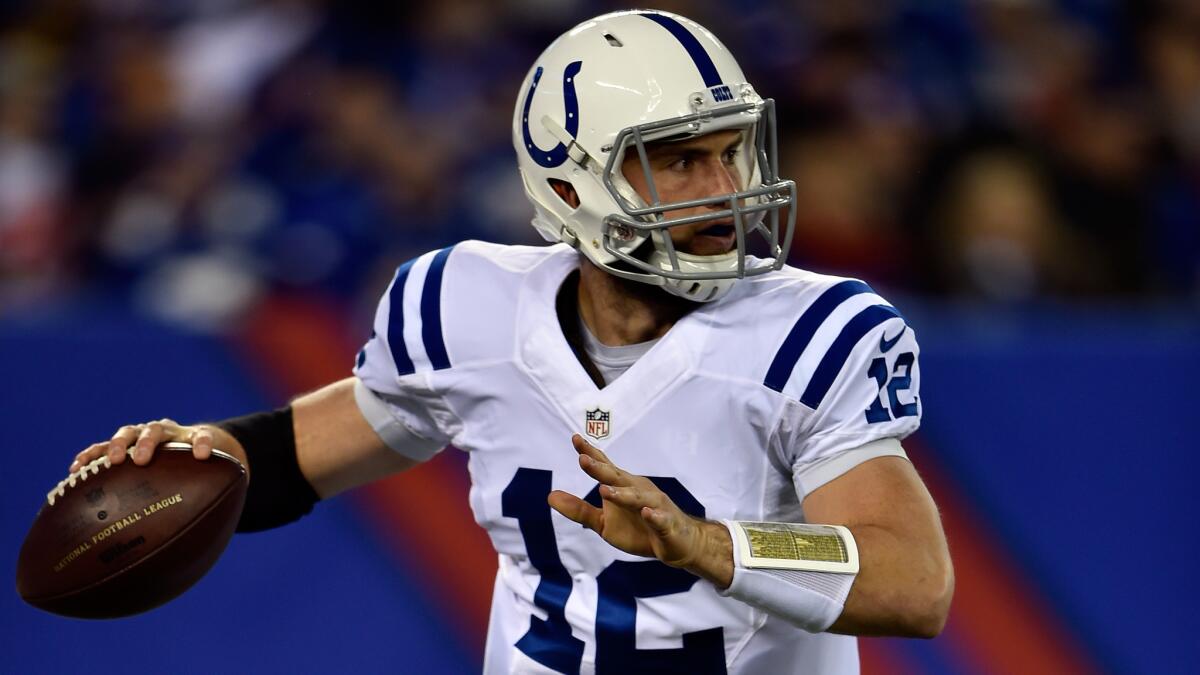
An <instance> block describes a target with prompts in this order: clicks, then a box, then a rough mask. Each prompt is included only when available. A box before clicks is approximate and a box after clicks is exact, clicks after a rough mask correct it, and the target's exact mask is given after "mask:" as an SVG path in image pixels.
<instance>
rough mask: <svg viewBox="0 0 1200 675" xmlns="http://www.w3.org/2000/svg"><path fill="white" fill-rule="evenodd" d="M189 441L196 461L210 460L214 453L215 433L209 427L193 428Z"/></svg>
mask: <svg viewBox="0 0 1200 675" xmlns="http://www.w3.org/2000/svg"><path fill="white" fill-rule="evenodd" d="M188 440H189V441H190V442H191V444H192V455H193V456H194V457H195V458H196V459H208V458H209V457H210V456H212V451H213V432H212V429H211V428H209V427H192V431H191V433H190V434H189V438H188Z"/></svg>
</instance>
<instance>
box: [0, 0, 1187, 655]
mask: <svg viewBox="0 0 1200 675" xmlns="http://www.w3.org/2000/svg"><path fill="white" fill-rule="evenodd" d="M657 7H659V8H662V9H668V10H672V11H677V12H680V13H683V14H685V15H687V16H690V17H692V18H695V19H697V20H699V21H701V22H702V23H704V24H705V25H708V26H709V27H712V28H714V29H715V30H716V33H717V35H718V37H720V38H721V39H722V40H723V41H724V42H725V43H726V44H727V45H729V46H730V47H731V49H733V51H734V53H735V54H737V55H739V57H740V60H741V62H742V65H743V67H744V69H745V70H746V72H747V74H748V75H749V76H750V78H751V79H752V81H753V82H754V83H755V84H756V87H757V89H758V90H759V91H760V92H761V93H763V94H764V95H767V96H773V97H775V98H776V99H777V100H778V103H779V110H780V126H781V131H782V133H783V137H784V140H785V143H784V146H783V148H782V152H783V161H784V167H785V168H784V173H785V175H787V176H788V177H791V178H793V179H795V180H796V181H797V184H798V190H799V195H800V200H799V204H800V205H799V207H798V212H797V223H798V225H797V236H796V239H795V245H794V247H793V250H792V252H791V258H792V262H793V263H794V264H797V265H802V266H806V267H810V268H812V269H816V270H819V271H823V272H830V273H838V274H847V275H854V276H860V277H863V278H866V279H868V280H870V281H871V282H872V283H873V285H875V286H876V287H878V288H881V289H884V293H885V294H886V295H887V296H888V297H889V298H891V299H892V300H893V301H894V302H896V304H897V305H898V306H899V307H900V308H901V309H902V310H903V311H904V312H905V314H906V315H907V316H908V317H909V318H910V322H911V323H912V324H913V325H914V326H915V327H916V329H917V331H918V333H919V335H920V339H921V341H922V347H923V351H922V372H923V379H924V387H923V389H924V391H923V397H924V400H925V411H926V417H925V424H924V426H923V429H922V432H921V434H920V435H919V437H917V438H915V439H913V441H911V447H910V454H911V455H912V456H913V458H914V461H915V462H916V463H917V465H918V467H919V468H920V469H921V471H922V473H923V475H925V476H926V478H927V480H928V481H929V483H930V486H931V488H932V489H933V491H934V493H935V496H936V497H937V498H938V500H939V505H940V506H941V507H942V510H943V516H944V518H945V522H946V526H947V531H948V536H949V538H950V543H951V548H952V550H953V553H954V555H955V560H956V563H957V572H958V580H959V587H958V593H957V596H956V602H955V606H954V609H953V612H952V616H951V621H950V624H949V626H948V628H947V630H946V632H945V634H944V635H943V636H941V637H939V638H937V639H935V640H933V641H929V642H911V641H894V640H863V641H861V645H862V647H861V653H862V656H863V661H864V670H865V671H866V672H880V673H925V672H930V673H976V672H979V673H983V672H1115V673H1163V672H1188V671H1191V670H1193V669H1194V663H1193V662H1194V655H1195V649H1194V638H1193V635H1194V634H1195V633H1196V630H1197V629H1198V628H1200V625H1198V623H1200V622H1198V621H1197V619H1196V618H1195V614H1194V612H1192V611H1191V608H1192V607H1195V606H1196V604H1197V602H1200V593H1198V592H1197V582H1196V579H1195V573H1194V564H1193V563H1192V561H1193V560H1194V559H1195V558H1196V555H1197V546H1196V545H1195V543H1194V542H1195V536H1194V532H1195V525H1194V521H1195V517H1196V515H1197V501H1198V498H1197V496H1196V491H1195V490H1194V489H1193V488H1192V486H1191V480H1192V476H1193V475H1195V474H1196V473H1197V469H1198V468H1200V462H1198V461H1197V459H1196V452H1195V451H1196V450H1197V443H1196V441H1195V440H1194V439H1193V438H1192V437H1191V436H1190V435H1188V436H1185V431H1186V430H1187V429H1188V427H1187V421H1188V420H1189V419H1192V415H1194V414H1196V413H1195V408H1196V407H1197V403H1200V393H1198V391H1200V390H1198V385H1197V383H1198V382H1200V5H1197V4H1196V3H1194V2H1185V1H1182V0H1181V1H1172V0H1152V1H1149V2H1128V3H1120V2H1115V1H1107V0H1058V1H1051V0H955V1H950V0H948V1H946V2H939V3H932V2H924V1H921V0H891V1H889V2H878V1H869V0H844V1H841V2H836V3H832V2H821V1H819V0H794V1H792V2H783V1H776V2H750V1H748V0H740V1H736V2H703V1H697V0H693V1H685V0H676V1H672V2H664V3H658V4H657ZM616 8H620V6H618V5H614V4H611V3H606V2H599V1H594V0H553V1H548V2H538V1H537V0H504V1H496V2H489V1H487V0H442V1H441V2H438V3H426V4H422V5H420V6H416V5H413V6H405V5H403V4H402V3H388V4H382V3H367V2H349V3H347V2H336V3H335V2H332V1H320V0H270V1H267V0H259V1H249V0H208V1H201V0H169V1H162V0H158V1H151V0H42V1H40V2H33V1H26V2H21V1H16V2H14V1H10V2H6V3H3V4H0V382H2V383H3V387H0V422H3V429H4V433H3V438H4V442H3V444H2V445H0V447H2V450H0V452H3V453H4V454H3V458H4V460H5V464H4V466H5V467H6V470H5V472H4V475H5V476H7V477H8V480H7V481H6V489H5V490H3V491H0V514H2V515H3V517H2V519H0V576H4V575H7V578H9V579H12V578H13V572H14V568H15V560H16V553H17V550H18V548H19V546H20V541H21V538H22V537H23V535H24V531H25V528H26V527H28V524H29V522H30V521H31V519H32V517H33V514H34V513H35V512H36V510H37V508H38V505H39V503H40V501H41V500H42V499H43V498H44V495H45V492H46V491H47V490H48V489H49V488H50V487H51V486H52V485H53V484H54V483H56V482H57V481H58V480H59V479H60V478H61V477H62V475H63V473H64V472H65V469H66V465H67V463H68V462H69V460H70V457H71V455H73V454H74V453H75V452H76V451H78V449H81V448H82V447H83V446H85V445H87V444H88V443H90V442H92V441H94V440H98V439H101V438H104V437H107V435H109V434H110V433H111V432H112V430H113V429H114V428H115V427H116V426H119V425H120V424H122V423H126V422H131V421H140V420H144V419H149V418H157V417H162V416H170V417H173V418H175V419H180V420H185V421H189V420H198V419H213V418H220V417H224V416H229V415H233V414H238V413H241V412H245V411H248V410H252V409H256V408H261V407H264V406H267V405H275V404H279V403H282V402H285V401H286V400H287V399H288V398H289V397H291V396H293V395H295V394H297V393H299V392H300V391H303V390H304V389H307V388H312V387H315V386H318V385H319V384H320V383H321V382H325V381H329V380H331V379H334V378H336V377H341V376H344V374H346V373H347V372H348V370H349V365H350V363H351V359H352V358H353V355H354V352H355V351H356V349H357V343H358V342H359V341H361V339H362V338H363V337H365V335H366V333H367V332H368V331H369V326H368V317H369V315H370V312H371V309H372V308H373V306H374V303H375V301H376V298H377V296H378V294H379V293H380V291H381V290H382V289H383V287H384V285H385V284H386V281H387V279H388V278H389V276H390V274H391V272H392V270H393V269H394V268H395V265H396V264H398V263H399V262H402V261H404V260H406V259H408V258H410V257H412V256H413V255H415V254H419V253H422V252H424V251H427V250H429V249H431V248H434V247H438V246H442V245H445V244H448V243H452V242H454V241H458V240H461V239H463V238H468V237H473V238H480V239H486V240H492V241H501V242H513V243H536V235H535V233H534V232H533V230H532V228H530V227H529V226H528V218H529V216H530V208H529V207H528V205H527V203H526V202H525V200H524V199H523V197H522V194H521V189H520V183H519V179H518V177H517V174H516V171H515V162H514V159H513V157H512V149H511V145H510V141H509V131H508V129H509V123H510V119H511V107H512V105H513V104H514V101H515V98H516V90H517V87H518V86H519V83H520V80H521V78H522V77H523V75H524V72H525V70H526V69H527V68H528V67H529V66H530V64H531V63H532V62H533V60H534V58H535V57H536V55H537V53H538V52H539V51H540V50H541V49H542V48H543V47H544V46H545V45H546V44H548V43H549V41H550V40H551V39H553V37H554V36H556V35H557V34H558V33H560V32H562V31H563V30H565V29H566V28H568V27H569V26H571V25H573V24H574V23H575V22H577V21H578V20H581V19H583V18H586V17H587V16H590V15H593V14H597V13H600V12H602V11H607V10H609V9H616ZM463 468H464V467H463V460H462V458H461V457H459V456H457V455H456V454H454V453H445V455H444V456H443V457H440V458H439V459H438V460H436V461H435V462H433V463H431V464H430V465H429V466H426V467H422V468H421V469H419V470H418V472H417V473H416V474H415V475H413V476H406V477H401V478H400V479H398V480H394V481H388V482H385V483H383V484H380V485H377V486H373V487H371V488H367V489H364V490H360V491H358V492H356V493H354V494H352V495H347V496H345V497H341V498H338V499H335V500H333V501H331V502H330V503H327V504H323V505H322V506H321V507H319V508H318V509H317V512H316V513H315V514H314V515H313V516H312V517H310V518H308V519H306V520H304V521H302V522H301V523H299V524H297V525H295V526H292V527H288V528H284V529H281V530H278V531H273V532H269V533H264V534H260V535H253V536H239V537H235V539H234V541H233V543H232V544H231V546H230V549H229V550H228V552H227V553H226V554H225V556H224V557H223V558H222V560H221V561H220V563H219V564H218V565H217V567H216V568H215V569H214V571H213V572H212V573H211V574H210V575H209V576H208V577H206V578H205V579H204V580H203V581H202V582H201V583H200V584H199V585H198V586H197V587H196V588H195V589H193V590H192V591H190V592H189V593H188V594H186V595H185V596H183V597H182V598H180V599H179V600H177V601H175V602H173V603H171V604H169V605H167V606H166V607H163V608H161V609H158V610H155V611H153V612H151V613H149V614H147V615H144V616H141V617H136V618H132V619H127V620H121V621H112V622H79V621H71V620H65V619H59V618H56V617H53V616H50V615H47V614H44V613H40V612H38V611H36V610H33V609H32V608H29V607H27V606H25V605H23V604H22V603H21V601H20V599H19V598H18V597H17V596H16V594H15V592H11V591H10V592H7V593H0V621H2V623H3V626H4V630H3V631H0V672H5V673H8V672H11V673H36V672H48V671H51V670H59V669H61V667H62V665H63V664H64V663H65V662H68V661H74V660H75V659H77V658H78V657H77V656H75V654H74V652H75V651H76V650H77V649H78V648H79V646H80V644H82V642H81V641H88V642H89V643H93V644H108V645H112V646H113V647H114V648H113V649H109V650H106V651H105V652H103V653H104V654H105V657H104V658H107V659H111V660H112V661H111V663H112V664H113V665H114V666H115V665H117V664H120V665H121V666H122V667H128V668H134V669H140V670H143V671H147V672H157V671H165V670H168V669H170V670H171V671H175V672H196V673H209V672H223V671H235V672H240V671H250V672H280V673H283V672H339V671H344V670H356V671H360V672H473V671H477V670H478V666H479V663H480V654H481V651H482V645H483V630H484V622H485V620H486V608H487V603H488V600H489V593H490V584H491V575H492V574H493V572H494V569H495V560H494V555H493V554H491V553H490V551H489V549H488V546H487V542H486V539H485V538H483V536H482V534H481V531H480V530H479V529H478V528H477V527H476V526H475V525H474V524H473V523H471V522H470V519H469V513H468V512H467V508H466V504H465V486H466V479H465V476H464V471H463ZM10 588H11V587H10ZM93 641H94V642H93ZM132 644H136V648H132V647H129V646H128V645H132ZM89 658H90V659H94V658H95V657H89ZM90 662H91V663H92V664H93V665H94V664H95V661H94V660H92V661H90Z"/></svg>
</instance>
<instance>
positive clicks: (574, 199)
mask: <svg viewBox="0 0 1200 675" xmlns="http://www.w3.org/2000/svg"><path fill="white" fill-rule="evenodd" d="M546 182H547V183H549V184H550V189H551V190H554V194H556V195H558V198H559V199H561V200H563V202H564V203H565V204H566V205H567V206H570V207H571V208H573V209H577V208H579V193H578V192H576V191H575V186H574V185H571V184H570V183H568V182H567V181H565V180H561V179H558V178H547V179H546Z"/></svg>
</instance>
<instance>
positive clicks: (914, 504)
mask: <svg viewBox="0 0 1200 675" xmlns="http://www.w3.org/2000/svg"><path fill="white" fill-rule="evenodd" d="M804 515H805V519H806V520H807V521H808V522H810V523H827V524H831V525H845V526H846V527H848V528H850V531H851V532H853V533H854V539H855V542H856V543H857V544H858V550H859V560H860V569H859V573H858V576H857V578H855V580H854V585H853V586H852V587H851V588H850V595H849V597H847V598H846V606H845V609H844V610H843V611H842V615H841V616H840V617H839V618H838V620H837V621H835V622H834V624H833V625H832V626H831V627H830V628H829V631H830V632H834V633H847V634H853V635H898V636H907V637H933V636H935V635H937V634H938V633H940V632H941V630H942V626H943V625H944V624H945V622H946V616H947V614H948V612H949V609H950V599H951V596H952V595H953V593H954V569H953V567H952V565H951V562H950V552H949V549H948V548H947V546H946V535H945V533H944V532H943V531H942V524H941V520H940V519H939V517H938V512H937V507H936V506H935V505H934V503H933V499H932V498H931V497H930V495H929V491H928V490H926V489H925V485H924V483H922V482H921V479H920V477H919V476H918V475H917V472H916V470H915V469H913V467H912V464H910V463H909V462H908V460H906V459H903V458H900V457H879V458H876V459H872V460H870V461H867V462H864V463H862V464H860V465H858V466H857V467H855V468H853V469H851V470H850V471H848V472H846V473H845V474H843V475H842V476H840V477H838V478H836V479H834V480H832V481H830V482H829V483H827V484H825V485H823V486H822V487H820V488H818V489H817V490H814V491H813V492H812V493H811V494H810V495H808V497H807V498H805V500H804Z"/></svg>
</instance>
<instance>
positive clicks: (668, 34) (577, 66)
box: [512, 11, 796, 302]
mask: <svg viewBox="0 0 1200 675" xmlns="http://www.w3.org/2000/svg"><path fill="white" fill-rule="evenodd" d="M560 78H561V86H560V84H559V80H560ZM724 129H743V130H744V133H743V134H742V138H743V147H742V148H741V150H742V151H741V152H740V153H739V154H738V159H737V160H736V161H737V163H738V166H737V169H738V175H739V176H741V177H742V181H743V182H744V184H743V185H741V186H739V189H738V190H737V191H736V192H732V193H729V194H724V195H716V196H713V197H708V198H704V199H695V200H690V201H685V202H674V203H663V202H660V201H659V199H658V191H657V189H656V187H655V185H654V179H653V175H652V174H651V172H650V166H649V162H648V160H647V155H646V143H649V142H653V141H671V140H682V139H686V138H691V137H695V136H700V135H703V134H707V133H711V132H714V131H719V130H724ZM512 130H513V145H514V146H515V148H516V151H517V158H518V164H519V166H520V170H521V178H522V180H523V181H524V183H525V194H526V195H528V196H529V199H530V201H531V202H533V205H534V210H535V215H534V218H533V226H534V227H535V228H537V230H538V232H540V233H541V234H542V236H543V237H545V238H546V239H547V240H549V241H552V242H558V241H562V242H566V243H568V244H570V245H572V246H574V247H576V248H577V249H579V250H580V251H582V252H583V254H584V255H586V256H587V257H588V259H590V260H591V261H592V262H593V263H595V264H596V265H597V266H599V267H600V268H602V269H604V270H607V271H608V272H610V273H611V274H615V275H617V276H620V277H624V278H627V279H634V280H637V281H641V282H645V283H648V284H654V285H657V286H662V287H663V288H664V289H666V290H667V291H669V292H671V293H674V294H675V295H679V296H681V297H684V298H688V299H691V300H696V301H700V302H707V301H711V300H715V299H717V298H719V297H721V296H722V295H724V294H725V293H726V292H728V290H729V289H730V288H731V287H732V285H733V282H734V280H736V279H739V278H741V277H744V276H753V275H756V274H763V273H765V272H769V271H771V270H777V269H779V268H780V267H782V266H783V264H784V261H785V259H786V256H787V251H788V249H789V247H790V244H791V239H792V231H793V229H794V225H795V208H794V207H795V202H796V190H795V183H793V182H792V181H786V180H780V179H779V177H778V153H777V145H778V142H777V137H776V133H775V118H774V102H773V101H772V100H771V99H763V98H761V97H759V95H758V94H757V93H755V91H754V88H753V87H751V86H750V84H749V83H748V82H746V77H745V75H743V74H742V69H741V68H740V67H739V66H738V64H737V61H735V60H734V58H733V56H732V55H731V54H730V53H729V50H728V49H726V48H725V46H724V45H722V44H721V43H720V42H719V41H718V40H717V38H716V37H714V36H713V34H712V33H710V32H709V31H708V30H706V29H705V28H704V27H702V26H700V25H699V24H697V23H696V22H694V21H692V20H690V19H687V18H684V17H682V16H678V15H675V14H669V13H667V12H659V11H622V12H613V13H611V14H605V15H603V16H599V17H596V18H594V19H591V20H589V21H585V22H583V23H581V24H579V25H578V26H576V27H575V28H572V29H571V30H570V31H568V32H567V33H566V34H564V35H562V36H561V37H559V38H558V39H557V40H555V41H554V42H553V43H552V44H551V45H550V46H549V47H547V48H546V51H544V52H543V53H542V55H541V56H540V57H538V60H537V62H536V63H535V64H534V66H533V68H532V69H530V71H529V74H528V75H526V77H525V81H524V83H523V84H522V85H521V92H520V95H519V96H518V98H517V106H516V111H515V113H514V115H513V128H512ZM631 148H632V149H633V151H634V152H637V153H638V155H639V156H640V159H641V165H642V169H643V171H644V172H645V175H646V180H647V182H648V184H649V193H650V195H651V203H649V204H647V203H646V202H645V200H643V199H642V198H641V197H640V196H639V195H638V194H637V193H636V192H635V191H634V189H633V187H632V186H631V185H630V184H629V182H628V181H626V179H625V176H624V175H623V174H622V171H621V167H622V163H623V161H624V158H625V154H626V152H628V151H629V150H630V149H631ZM552 180H560V181H565V182H567V183H569V184H570V185H571V186H572V187H573V188H574V189H575V192H576V193H577V194H578V196H579V206H578V208H572V207H571V206H570V205H568V204H567V203H566V202H565V201H564V200H563V199H562V198H560V197H559V196H558V195H557V194H556V193H555V192H554V189H553V187H552V186H551V181H552ZM704 205H723V206H724V207H725V208H724V210H720V211H714V210H710V211H707V212H706V213H703V214H700V215H692V216H686V217H675V218H668V217H666V216H665V212H667V211H671V210H674V209H681V208H694V207H697V206H704ZM784 209H786V212H787V223H786V225H785V226H784V227H783V228H781V227H780V215H781V213H780V212H781V211H782V210H784ZM730 218H731V219H732V220H733V223H734V228H735V236H736V241H737V247H736V249H735V250H733V251H730V252H729V253H725V254H721V255H711V256H699V255H690V254H688V253H685V252H683V251H677V250H676V249H675V247H674V245H672V243H671V237H670V236H669V234H668V232H667V229H668V228H670V227H674V226H677V225H685V224H689V223H696V222H702V221H711V220H722V219H730ZM781 229H782V231H781ZM754 232H757V233H758V234H759V235H761V236H762V237H763V239H764V240H765V241H766V245H767V251H766V253H767V256H766V257H765V258H763V259H762V260H760V261H759V262H758V263H756V264H753V265H749V264H748V262H747V257H746V253H747V238H748V237H749V235H750V234H751V233H754ZM647 239H649V240H650V241H651V245H650V246H643V245H644V244H645V242H646V240H647Z"/></svg>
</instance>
